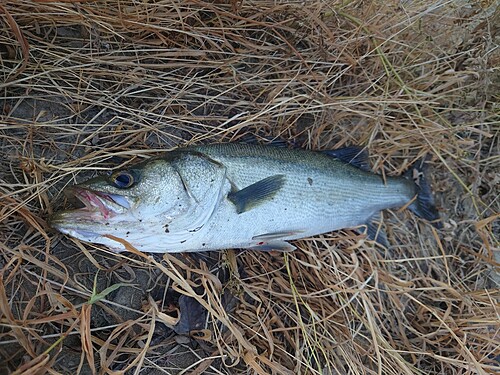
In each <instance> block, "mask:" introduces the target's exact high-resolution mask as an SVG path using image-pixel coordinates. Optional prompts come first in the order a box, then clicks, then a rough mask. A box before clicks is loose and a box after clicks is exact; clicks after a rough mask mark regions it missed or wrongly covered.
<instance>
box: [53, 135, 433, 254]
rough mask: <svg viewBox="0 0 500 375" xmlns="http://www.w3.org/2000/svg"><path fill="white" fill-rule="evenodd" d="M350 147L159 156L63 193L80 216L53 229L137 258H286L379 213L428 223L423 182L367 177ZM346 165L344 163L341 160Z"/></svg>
mask: <svg viewBox="0 0 500 375" xmlns="http://www.w3.org/2000/svg"><path fill="white" fill-rule="evenodd" d="M361 155H362V154H361V153H360V151H359V149H358V148H347V149H340V150H333V151H322V152H321V151H307V150H301V149H287V148H281V147H274V146H263V145H247V144H236V143H227V144H213V145H204V146H192V147H186V148H181V149H177V150H174V151H171V152H167V153H165V154H164V155H162V156H159V157H155V158H152V159H149V160H147V161H145V162H142V163H140V164H137V165H135V166H132V167H130V168H129V169H126V170H118V171H115V172H114V173H112V174H111V175H109V176H100V177H97V178H93V179H90V180H88V181H86V182H83V183H81V184H78V185H75V186H72V187H70V188H68V189H67V191H66V195H68V196H72V197H76V198H77V199H78V200H79V201H80V202H81V203H82V204H83V205H84V207H83V208H80V209H75V210H69V211H61V212H57V213H55V214H54V215H53V217H52V218H51V220H50V224H51V225H52V227H54V228H56V229H57V230H59V231H60V232H62V233H66V234H68V235H70V236H73V237H76V238H78V239H80V240H83V241H87V242H91V243H98V244H103V245H106V246H108V247H109V248H110V249H112V250H113V251H117V252H119V251H125V250H127V244H130V245H132V246H133V247H134V248H136V249H138V250H141V251H144V252H154V253H167V252H168V253H170V252H187V251H205V250H219V249H228V248H247V249H255V250H264V251H270V250H281V251H288V250H293V249H294V248H295V247H294V246H293V245H291V244H290V243H289V242H288V241H290V240H294V239H299V238H304V237H309V236H314V235H318V234H321V233H326V232H330V231H334V230H337V229H342V228H352V227H358V226H361V225H367V226H368V235H369V236H370V237H372V238H375V237H376V233H377V230H376V229H377V228H376V227H373V225H372V224H371V222H372V219H373V218H375V217H377V215H379V213H380V211H381V210H384V209H387V208H395V207H403V206H405V205H408V207H409V209H410V210H411V211H413V212H414V213H415V214H417V215H418V216H420V217H422V218H424V219H427V220H429V221H437V220H438V219H439V215H438V213H437V210H436V208H435V207H434V203H433V199H432V196H431V192H430V188H429V186H428V184H427V183H426V182H425V180H422V181H421V182H420V184H418V185H417V184H416V183H415V182H414V181H413V180H412V179H411V178H406V177H402V176H401V177H387V178H386V179H385V180H384V179H383V178H382V177H381V176H379V175H377V174H374V173H372V172H370V171H369V170H368V167H367V163H366V160H365V159H364V158H363V157H362V156H361ZM348 161H349V162H350V163H349V162H348Z"/></svg>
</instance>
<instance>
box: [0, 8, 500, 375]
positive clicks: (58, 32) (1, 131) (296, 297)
mask: <svg viewBox="0 0 500 375" xmlns="http://www.w3.org/2000/svg"><path fill="white" fill-rule="evenodd" d="M0 15H1V21H2V22H1V23H0V25H1V28H2V29H1V32H0V59H1V70H0V74H1V77H2V79H1V80H0V88H1V89H2V94H3V95H2V99H0V110H1V112H0V116H1V122H0V156H1V157H0V196H1V199H0V312H1V314H0V358H1V359H2V360H1V361H0V373H17V374H33V373H36V374H43V373H46V372H49V373H63V374H76V373H78V374H91V373H130V374H132V373H136V374H138V373H141V374H164V373H166V374H171V373H191V374H201V373H206V374H211V373H217V374H221V373H223V374H233V373H234V374H239V373H258V374H267V373H276V374H345V373H352V374H366V373H379V374H419V373H427V374H487V373H496V372H498V371H500V368H499V366H500V365H499V360H498V358H499V354H500V340H499V328H500V325H499V321H500V319H499V316H498V303H499V297H500V296H499V281H500V276H499V273H498V265H499V260H500V256H499V250H498V249H499V242H498V234H499V232H500V225H499V215H500V214H499V212H500V210H499V206H500V202H499V198H498V196H499V189H498V186H499V182H500V179H499V176H500V173H499V172H500V157H499V155H500V152H499V151H500V150H499V142H498V140H499V130H500V126H499V120H500V118H499V116H498V92H499V88H500V84H499V83H500V79H499V70H498V66H499V65H500V64H499V54H498V38H499V34H498V25H499V24H500V21H499V17H500V13H499V11H498V9H497V8H496V7H495V4H494V2H488V1H485V2H477V1H456V2H443V1H431V0H427V1H420V2H415V1H386V2H375V1H352V2H346V1H330V0H323V1H320V0H311V1H307V2H303V1H300V2H298V1H283V2H275V1H267V0H256V1H253V2H249V1H229V2H224V1H197V0H193V1H162V2H156V1H143V2H140V1H130V0H125V1H116V0H107V1H105V2H93V1H72V0H67V1H63V2H51V1H46V0H43V1H42V0H39V1H28V0H14V1H11V2H9V3H8V4H3V5H0ZM248 139H252V140H253V141H256V142H260V143H269V142H270V141H271V140H280V141H284V142H286V143H287V145H288V147H302V148H307V149H332V148H339V147H342V146H350V145H358V146H362V147H364V148H366V150H368V151H369V154H370V164H371V165H372V169H373V170H374V172H376V173H380V174H384V175H398V174H401V173H403V172H404V171H405V170H406V169H407V168H408V166H409V165H411V164H412V163H413V162H415V161H417V160H419V159H421V158H423V157H424V156H426V155H427V157H428V160H429V162H428V164H429V167H428V170H427V173H428V176H429V179H430V181H431V184H432V189H433V192H434V195H435V198H436V203H437V206H438V208H439V210H440V213H441V217H442V222H443V228H442V229H439V230H437V229H436V228H434V227H433V226H431V225H429V223H426V222H425V221H423V220H420V219H418V218H416V217H415V216H413V215H412V214H410V213H409V212H407V211H405V210H400V211H391V212H389V211H387V212H384V216H383V222H384V227H385V228H386V231H387V233H388V238H389V241H390V243H391V246H390V247H389V248H388V249H384V248H381V247H379V246H377V245H376V244H374V243H373V242H371V241H368V240H366V238H365V237H364V236H363V235H362V234H359V233H358V232H357V231H354V230H350V229H346V230H344V231H339V232H335V233H328V234H325V235H321V236H317V237H314V238H306V239H304V240H300V241H296V242H294V245H295V246H297V247H298V250H296V251H294V252H292V253H286V254H282V253H259V252H255V251H245V250H241V249H228V250H226V251H221V252H211V253H200V254H190V255H186V254H178V255H172V254H165V255H163V254H156V255H149V254H145V255H144V254H138V253H137V254H132V253H129V252H126V253H121V254H115V253H112V252H110V251H109V250H107V249H106V248H105V247H101V246H94V245H91V244H87V243H82V242H79V241H77V240H74V239H71V238H69V237H67V236H63V235H61V234H59V233H57V232H56V231H54V230H53V229H51V228H50V226H49V225H48V222H47V220H48V218H49V217H50V215H51V213H53V212H54V211H55V210H58V209H61V208H63V207H67V206H68V205H69V203H68V202H67V201H66V199H65V197H64V194H63V193H62V191H63V189H64V187H66V186H68V185H71V184H73V183H75V182H79V181H82V180H85V179H86V178H88V177H91V176H94V175H97V174H103V173H106V172H108V171H110V170H112V169H113V168H116V167H118V166H123V165H128V164H129V163H134V162H137V161H140V160H144V159H146V158H148V157H150V156H152V155H156V154H158V153H159V152H162V151H165V150H170V149H173V148H175V147H177V146H179V145H187V144H199V143H211V142H231V141H242V140H245V141H246V140H248Z"/></svg>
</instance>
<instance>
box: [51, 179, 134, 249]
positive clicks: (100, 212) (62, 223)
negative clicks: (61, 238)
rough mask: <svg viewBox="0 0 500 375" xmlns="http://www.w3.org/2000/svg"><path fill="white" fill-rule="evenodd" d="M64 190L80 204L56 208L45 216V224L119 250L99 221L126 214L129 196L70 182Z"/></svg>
mask: <svg viewBox="0 0 500 375" xmlns="http://www.w3.org/2000/svg"><path fill="white" fill-rule="evenodd" d="M64 194H65V195H66V196H67V197H68V198H69V199H70V200H73V201H76V202H79V204H80V205H83V207H81V208H77V209H73V210H65V211H59V212H56V213H55V214H54V215H52V216H51V218H50V219H49V225H50V226H51V227H52V228H54V229H56V230H58V231H59V232H61V233H64V234H68V235H70V236H72V237H75V238H78V239H80V240H83V241H86V242H91V243H100V244H105V245H107V246H109V247H111V248H112V249H113V250H119V251H122V250H123V245H121V244H120V243H118V242H116V241H113V240H111V239H109V238H106V237H105V235H103V233H101V231H102V227H103V223H104V222H109V221H113V218H115V217H119V216H123V215H126V214H127V213H128V211H130V209H131V203H130V202H129V200H128V199H127V198H126V197H124V196H121V195H117V194H110V193H105V192H101V191H95V190H91V189H88V188H83V187H79V186H72V187H69V188H67V189H66V190H65V191H64Z"/></svg>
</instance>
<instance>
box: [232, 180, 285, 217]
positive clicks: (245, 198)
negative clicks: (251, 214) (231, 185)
mask: <svg viewBox="0 0 500 375" xmlns="http://www.w3.org/2000/svg"><path fill="white" fill-rule="evenodd" d="M284 183H285V175H282V174H278V175H275V176H270V177H267V178H265V179H263V180H260V181H258V182H256V183H254V184H252V185H250V186H247V187H246V188H244V189H241V190H238V191H234V192H231V193H229V194H228V195H227V198H228V199H229V200H230V201H231V202H232V203H233V204H234V205H235V206H236V212H238V213H239V214H241V213H243V212H245V211H248V210H251V209H252V208H253V207H255V206H258V205H259V204H261V203H263V202H265V201H266V200H268V199H271V198H272V197H273V196H274V195H275V194H276V193H277V192H278V191H279V190H280V189H281V187H282V186H283V184H284Z"/></svg>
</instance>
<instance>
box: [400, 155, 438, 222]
mask: <svg viewBox="0 0 500 375" xmlns="http://www.w3.org/2000/svg"><path fill="white" fill-rule="evenodd" d="M425 160H426V158H422V159H421V160H419V161H418V162H416V163H415V164H414V165H413V166H412V167H410V169H409V170H408V171H406V173H405V177H406V178H408V179H410V180H412V181H414V182H415V185H416V187H417V199H416V200H415V201H414V202H413V203H412V204H411V205H410V206H409V207H408V208H409V209H410V210H411V211H413V213H415V214H416V215H417V216H419V217H421V218H422V219H425V220H428V221H430V222H431V223H432V224H433V225H434V226H435V227H436V228H441V227H442V224H441V222H440V221H439V220H440V217H439V212H438V210H437V209H436V206H435V204H434V197H433V195H432V190H431V186H430V184H429V181H428V180H427V178H426V176H425V173H424V172H425Z"/></svg>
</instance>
